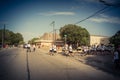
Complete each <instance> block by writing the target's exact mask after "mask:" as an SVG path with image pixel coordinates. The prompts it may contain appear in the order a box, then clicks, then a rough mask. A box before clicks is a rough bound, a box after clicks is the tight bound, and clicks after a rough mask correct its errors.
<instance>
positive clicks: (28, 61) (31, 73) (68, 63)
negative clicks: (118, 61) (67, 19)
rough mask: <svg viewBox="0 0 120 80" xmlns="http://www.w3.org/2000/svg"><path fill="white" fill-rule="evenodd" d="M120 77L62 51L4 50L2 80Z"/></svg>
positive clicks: (0, 61)
mask: <svg viewBox="0 0 120 80" xmlns="http://www.w3.org/2000/svg"><path fill="white" fill-rule="evenodd" d="M91 79H92V80H120V77H117V76H115V75H112V74H109V73H107V72H104V71H102V70H99V69H95V68H94V67H92V66H89V65H86V64H83V63H81V62H79V61H77V60H75V59H73V58H70V57H66V56H62V55H60V54H57V55H54V56H50V55H49V54H48V51H45V50H42V49H39V50H38V49H37V50H36V51H35V52H28V53H27V52H26V49H23V48H9V49H6V50H1V51H0V80H91Z"/></svg>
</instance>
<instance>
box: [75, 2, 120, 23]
mask: <svg viewBox="0 0 120 80" xmlns="http://www.w3.org/2000/svg"><path fill="white" fill-rule="evenodd" d="M99 2H101V3H103V4H104V5H106V7H104V8H102V9H100V10H98V11H97V12H95V13H93V14H92V15H90V16H88V17H86V18H85V19H82V20H80V21H78V22H76V23H75V24H78V23H81V22H83V21H85V20H87V19H89V18H91V17H93V16H95V15H97V14H98V13H104V12H105V11H104V10H105V9H107V8H108V7H110V6H112V7H120V3H117V4H110V3H108V2H106V1H104V0H99Z"/></svg>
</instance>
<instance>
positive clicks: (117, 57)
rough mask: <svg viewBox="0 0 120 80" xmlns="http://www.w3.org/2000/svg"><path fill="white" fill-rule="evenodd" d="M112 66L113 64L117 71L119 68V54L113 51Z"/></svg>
mask: <svg viewBox="0 0 120 80" xmlns="http://www.w3.org/2000/svg"><path fill="white" fill-rule="evenodd" d="M114 64H115V68H116V69H118V68H119V53H118V50H115V51H114Z"/></svg>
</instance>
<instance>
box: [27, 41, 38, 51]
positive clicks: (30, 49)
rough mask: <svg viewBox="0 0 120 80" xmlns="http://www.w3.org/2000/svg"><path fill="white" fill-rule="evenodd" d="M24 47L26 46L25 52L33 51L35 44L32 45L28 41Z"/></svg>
mask: <svg viewBox="0 0 120 80" xmlns="http://www.w3.org/2000/svg"><path fill="white" fill-rule="evenodd" d="M26 48H27V52H31V51H33V52H35V50H36V46H35V44H33V45H32V46H31V44H29V43H28V44H27V45H26Z"/></svg>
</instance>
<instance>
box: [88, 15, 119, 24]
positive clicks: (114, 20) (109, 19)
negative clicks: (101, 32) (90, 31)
mask: <svg viewBox="0 0 120 80" xmlns="http://www.w3.org/2000/svg"><path fill="white" fill-rule="evenodd" d="M89 20H90V21H93V22H98V23H102V22H108V23H115V24H120V17H113V16H106V15H101V17H99V18H98V17H97V18H91V19H89Z"/></svg>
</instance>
